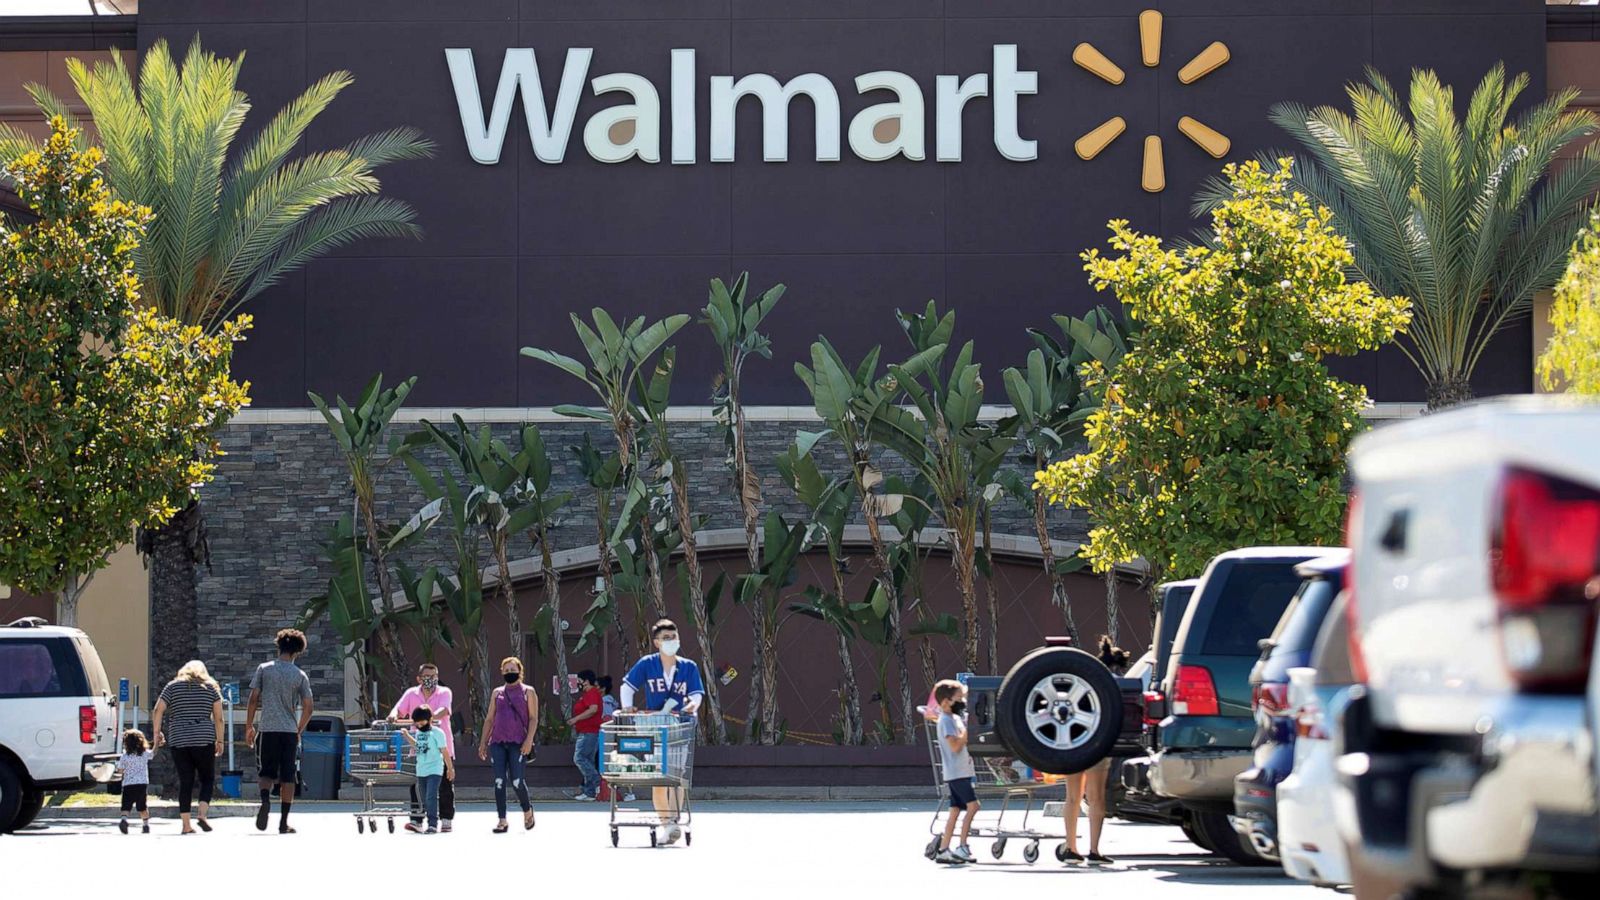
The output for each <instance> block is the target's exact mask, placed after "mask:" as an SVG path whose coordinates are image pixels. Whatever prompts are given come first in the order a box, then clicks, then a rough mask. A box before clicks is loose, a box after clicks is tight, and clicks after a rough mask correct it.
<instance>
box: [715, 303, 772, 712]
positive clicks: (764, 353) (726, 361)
mask: <svg viewBox="0 0 1600 900" xmlns="http://www.w3.org/2000/svg"><path fill="white" fill-rule="evenodd" d="M749 288H750V273H749V272H741V273H739V277H738V278H735V279H734V281H733V285H732V287H729V286H728V285H726V284H724V283H723V282H722V279H720V278H713V279H712V280H711V293H710V297H709V298H708V299H707V301H706V305H705V308H704V309H702V310H700V316H701V318H700V322H701V324H703V325H705V326H706V328H708V329H709V330H710V331H711V337H712V340H714V341H715V342H716V344H717V349H718V350H719V351H720V352H721V354H722V371H721V372H720V373H718V375H717V381H716V383H715V384H714V385H713V387H712V394H711V403H712V408H713V409H714V410H715V412H716V419H717V422H718V423H719V424H720V425H721V426H722V434H723V441H724V443H725V444H726V446H727V450H728V469H729V471H730V472H731V473H732V475H733V487H734V490H735V491H736V492H737V493H738V495H739V512H740V515H741V517H742V518H743V520H744V557H745V565H746V566H747V567H748V569H749V571H751V572H754V571H756V570H757V569H759V568H760V567H761V475H760V473H758V472H757V471H756V469H755V467H754V466H753V465H752V464H751V462H750V450H749V423H748V422H746V421H745V415H744V367H745V364H746V363H747V362H749V361H750V358H751V357H754V356H760V357H765V358H767V359H771V358H772V341H771V340H770V339H769V338H768V337H767V336H766V335H765V334H763V333H762V332H761V323H762V322H763V321H765V320H766V318H767V316H768V315H770V314H771V313H772V310H773V308H774V307H776V306H777V305H778V301H779V300H781V299H782V298H783V292H784V290H785V289H784V286H783V285H781V284H780V285H777V286H775V287H772V288H770V289H768V290H767V291H766V293H764V294H762V295H761V296H760V297H759V298H756V299H755V300H753V301H750V300H747V299H746V297H747V295H748V293H749ZM747 608H748V610H749V613H750V634H751V645H752V646H753V647H754V648H755V649H754V657H753V658H752V660H751V666H750V668H751V669H752V672H751V676H750V707H749V713H748V715H747V719H748V720H749V721H751V722H757V721H761V720H762V711H761V707H762V703H763V702H764V701H763V697H764V696H765V695H764V694H763V693H762V691H763V688H762V685H764V684H766V683H767V682H768V681H769V680H770V679H771V676H769V675H768V671H769V670H775V669H776V668H777V664H778V661H777V660H775V659H769V658H768V657H767V656H766V655H765V654H764V652H763V649H762V648H763V646H764V645H763V641H762V635H763V634H765V632H766V623H765V622H764V621H763V620H762V618H761V617H762V616H764V615H765V614H766V611H765V607H763V606H762V605H761V604H753V605H751V606H749V607H747Z"/></svg>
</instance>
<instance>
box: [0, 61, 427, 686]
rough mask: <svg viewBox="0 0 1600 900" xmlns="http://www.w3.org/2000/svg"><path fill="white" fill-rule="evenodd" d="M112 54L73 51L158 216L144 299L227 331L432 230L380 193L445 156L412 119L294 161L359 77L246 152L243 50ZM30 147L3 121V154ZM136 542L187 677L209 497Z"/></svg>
mask: <svg viewBox="0 0 1600 900" xmlns="http://www.w3.org/2000/svg"><path fill="white" fill-rule="evenodd" d="M111 53H112V56H111V61H110V62H109V63H107V62H101V63H97V64H96V65H95V66H94V67H93V68H92V69H91V68H90V67H88V66H86V65H84V64H83V63H82V62H81V61H79V60H76V59H69V60H67V70H68V73H69V74H70V75H71V77H72V84H73V87H74V88H75V89H76V90H77V92H78V96H79V98H81V99H82V101H83V103H84V105H85V106H87V107H88V109H89V112H90V114H91V115H92V116H93V118H94V126H95V130H96V131H97V132H98V139H99V143H100V146H101V147H102V148H103V149H104V151H105V155H106V178H107V180H108V182H109V183H110V185H111V188H112V189H113V190H114V191H116V193H117V194H119V195H120V196H121V197H123V198H124V199H126V200H130V201H133V202H136V203H141V204H144V205H146V206H149V207H150V208H151V210H153V211H154V213H155V219H154V220H153V221H152V222H151V224H150V228H149V229H148V231H147V232H146V236H145V240H144V242H143V243H141V244H140V246H139V248H138V249H137V250H136V251H135V254H134V257H135V264H136V266H137V268H138V273H139V281H140V288H141V295H142V299H143V301H144V302H145V303H147V304H149V305H150V306H152V307H154V308H155V309H156V310H157V311H159V312H161V313H163V314H165V315H167V316H170V317H172V318H175V319H178V320H179V321H181V322H183V323H184V324H187V325H198V326H201V327H202V328H204V329H205V330H206V331H208V332H214V331H216V330H217V329H219V328H221V327H222V325H223V323H225V322H227V321H228V320H229V319H230V318H231V317H232V316H233V314H234V313H235V312H236V311H238V309H239V308H240V307H241V306H242V305H244V304H245V303H247V302H249V301H250V300H251V299H252V298H254V297H255V296H257V295H258V294H260V293H261V292H262V291H264V290H266V289H267V288H269V287H271V286H272V285H274V284H276V283H277V282H278V281H279V280H280V279H282V278H283V276H284V275H286V274H288V273H289V272H292V271H294V270H295V269H298V268H300V267H301V266H303V265H304V264H305V263H306V262H308V261H309V260H311V259H313V258H315V257H317V256H321V255H323V254H325V253H327V252H329V251H330V250H333V249H335V248H337V247H341V246H343V245H345V244H349V243H351V242H352V241H356V240H360V239H362V238H369V237H410V238H416V237H419V236H420V235H421V229H419V228H418V227H417V225H416V224H415V222H414V219H415V216H414V214H413V212H412V210H411V207H409V206H407V205H406V204H405V203H402V202H400V201H399V200H395V199H392V198H388V197H383V196H380V195H379V187H380V186H379V183H378V179H377V177H376V176H375V175H374V174H373V170H374V169H376V168H378V167H379V166H382V165H385V164H386V163H391V162H395V161H398V160H405V159H419V158H422V157H426V156H428V155H429V154H430V153H431V152H432V146H433V145H432V143H431V142H429V141H427V140H425V139H423V138H422V137H421V134H420V132H418V131H416V130H415V129H412V128H396V129H393V130H390V131H384V132H380V133H378V134H373V135H368V136H366V137H363V138H360V139H358V140H356V141H354V142H352V143H350V144H348V145H346V146H344V147H341V148H339V149H336V150H327V151H323V152H319V153H311V154H308V155H305V156H302V157H300V158H298V159H294V160H290V159H289V154H290V153H291V152H292V151H293V150H294V148H295V146H296V145H297V144H299V143H300V141H301V140H302V138H304V137H305V133H306V129H307V128H308V127H309V126H310V125H311V123H312V121H313V120H315V119H316V117H317V116H318V115H320V114H321V113H322V112H323V111H324V110H326V109H327V108H328V107H329V105H331V104H332V103H333V101H334V99H335V98H337V97H338V96H339V93H340V92H341V91H343V90H344V89H345V88H346V87H349V86H350V84H351V83H352V80H353V79H352V78H351V76H350V73H348V72H332V73H330V74H328V75H326V76H324V77H322V78H321V79H318V80H317V81H316V82H315V83H313V84H312V85H311V86H310V87H309V88H307V89H306V91H305V93H303V94H301V95H300V96H299V97H297V98H295V99H294V100H292V101H291V102H290V103H289V104H288V105H287V106H285V107H284V108H283V109H282V110H281V111H279V112H278V114H277V115H276V116H274V117H273V118H272V119H271V120H270V121H268V122H267V123H266V125H265V126H264V127H263V128H262V129H261V130H260V131H259V132H258V133H257V134H256V136H255V137H254V138H253V139H252V140H251V141H250V142H249V144H248V145H247V146H245V147H243V148H241V149H236V148H234V146H233V142H234V138H235V137H237V136H238V134H239V129H240V127H241V126H242V125H243V124H244V120H245V116H246V115H247V114H248V113H249V111H250V101H249V98H247V97H246V96H245V95H244V94H243V93H242V92H240V91H239V90H238V88H237V82H238V77H239V69H240V65H241V64H242V62H243V60H244V57H243V55H241V56H239V57H236V58H234V59H222V58H219V57H217V56H215V55H214V54H211V53H207V52H205V51H203V50H202V49H201V48H200V42H199V40H195V41H194V42H193V43H191V44H190V45H189V49H188V52H187V54H186V55H185V57H184V60H183V64H182V65H181V66H179V65H178V64H177V63H176V62H175V61H174V59H173V57H172V54H171V53H170V52H169V50H168V48H167V44H166V42H165V41H157V42H156V43H155V44H154V45H153V46H152V47H150V49H149V50H147V51H145V53H144V55H143V56H142V57H141V58H140V60H139V82H138V86H137V88H135V85H134V78H133V74H132V73H131V72H130V71H129V69H128V66H127V65H126V64H125V63H124V61H123V58H122V55H121V54H120V53H118V52H117V51H115V50H113V51H112V52H111ZM28 92H29V94H30V95H31V96H32V97H33V99H34V102H35V103H36V104H37V105H38V107H39V108H40V110H41V111H43V112H44V113H45V115H46V117H49V116H55V115H60V116H63V117H65V118H66V119H67V120H68V121H69V122H71V121H73V117H72V115H71V113H70V112H69V111H68V110H67V106H66V104H65V103H64V102H62V101H61V100H60V99H59V98H57V97H55V96H54V95H52V94H51V93H50V92H49V91H48V90H46V89H45V88H44V87H42V86H40V85H37V84H32V85H29V86H28ZM73 125H74V127H78V126H77V124H76V123H75V122H74V123H73ZM81 133H82V129H81V128H80V135H81ZM80 141H85V142H86V139H84V138H82V137H80ZM33 145H34V141H33V139H32V138H30V137H28V136H27V135H24V134H22V133H21V132H19V131H17V130H15V129H13V128H11V127H10V126H7V125H3V124H0V157H4V158H11V157H14V156H15V155H17V154H18V153H20V152H23V151H25V150H28V149H31V148H32V147H33ZM230 157H231V162H230ZM137 543H138V546H139V549H140V551H141V552H143V553H144V554H145V555H146V556H147V558H148V559H149V565H150V617H151V619H152V621H158V622H161V623H162V627H161V629H160V636H159V637H158V638H156V639H155V640H154V641H153V643H152V648H151V649H152V652H151V657H152V658H151V660H150V665H151V668H152V671H157V672H170V671H176V670H177V668H178V667H180V666H182V665H183V663H184V662H185V661H186V660H189V659H193V658H194V657H196V656H198V655H199V652H198V650H199V647H198V634H199V631H198V623H197V613H196V607H197V605H198V601H197V596H196V577H195V567H196V566H197V565H199V564H200V563H201V562H206V561H207V560H208V556H209V553H208V551H207V547H206V539H205V529H204V521H203V518H202V516H201V510H200V505H199V499H198V497H191V499H190V502H189V504H188V506H186V507H185V508H184V509H182V510H180V511H179V512H178V513H177V514H176V515H175V516H173V517H172V519H171V520H169V521H168V522H167V523H165V524H164V525H161V526H159V527H156V528H150V529H143V530H141V531H140V533H139V535H138V539H137Z"/></svg>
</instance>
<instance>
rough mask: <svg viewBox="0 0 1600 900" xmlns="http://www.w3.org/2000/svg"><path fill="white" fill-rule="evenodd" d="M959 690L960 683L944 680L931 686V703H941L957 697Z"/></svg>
mask: <svg viewBox="0 0 1600 900" xmlns="http://www.w3.org/2000/svg"><path fill="white" fill-rule="evenodd" d="M961 690H962V687H961V682H959V681H954V680H952V679H949V678H946V679H945V680H943V681H941V682H939V683H938V684H936V685H934V686H933V702H935V703H943V702H945V701H946V700H949V699H951V698H952V697H959V696H961Z"/></svg>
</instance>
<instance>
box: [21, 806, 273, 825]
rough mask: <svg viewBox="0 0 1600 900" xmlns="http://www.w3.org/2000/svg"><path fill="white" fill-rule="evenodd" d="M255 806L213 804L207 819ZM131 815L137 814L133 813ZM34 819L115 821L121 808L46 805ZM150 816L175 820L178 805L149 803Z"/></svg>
mask: <svg viewBox="0 0 1600 900" xmlns="http://www.w3.org/2000/svg"><path fill="white" fill-rule="evenodd" d="M255 812H256V807H254V806H252V805H249V804H242V803H228V804H221V803H218V804H214V805H213V806H212V807H211V808H210V809H208V810H206V818H208V819H238V818H246V817H249V816H253V815H255ZM133 815H138V813H134V814H133ZM33 818H34V821H41V822H42V821H45V820H61V819H78V820H82V819H94V820H100V819H105V820H109V821H116V820H117V819H120V818H122V810H121V809H120V808H118V807H115V806H47V807H45V808H44V809H41V810H39V814H38V815H36V816H34V817H33ZM150 818H151V819H152V820H157V819H163V820H164V819H171V820H173V821H177V818H178V805H177V804H176V803H172V804H167V803H163V804H161V805H159V806H158V805H156V804H154V803H152V804H150Z"/></svg>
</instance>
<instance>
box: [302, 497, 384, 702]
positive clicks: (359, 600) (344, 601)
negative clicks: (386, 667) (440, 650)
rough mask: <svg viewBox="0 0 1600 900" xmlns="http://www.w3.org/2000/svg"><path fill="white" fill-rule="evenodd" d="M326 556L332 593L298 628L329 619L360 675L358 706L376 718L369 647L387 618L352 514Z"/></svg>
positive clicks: (330, 540)
mask: <svg viewBox="0 0 1600 900" xmlns="http://www.w3.org/2000/svg"><path fill="white" fill-rule="evenodd" d="M322 553H323V557H324V558H325V559H327V560H328V561H329V562H331V563H332V564H333V575H332V576H331V577H330V578H329V579H328V591H327V593H325V594H323V595H321V596H319V597H313V598H312V599H311V600H310V601H308V602H307V603H306V605H305V608H304V609H302V610H301V611H300V616H299V618H298V619H297V620H296V622H295V627H297V628H301V629H305V628H309V627H310V626H311V625H312V623H314V622H316V621H317V620H318V619H321V618H323V617H327V619H328V624H329V625H331V626H333V631H334V633H335V634H337V635H338V636H339V643H340V645H341V646H342V647H343V648H344V649H343V653H344V656H345V658H348V659H350V660H352V661H354V662H355V665H356V671H357V672H359V673H360V676H359V678H358V681H359V682H360V684H359V685H358V686H357V688H356V705H357V706H358V707H359V708H360V709H361V710H362V712H364V713H367V714H369V715H371V716H372V717H374V718H376V717H377V715H378V711H377V709H376V707H375V705H374V702H373V698H372V697H371V695H370V694H368V693H367V688H368V685H370V684H371V683H372V680H373V678H374V676H375V675H376V674H377V673H376V671H375V667H374V666H373V665H372V661H371V659H370V658H369V657H368V655H367V645H368V642H369V641H371V640H372V636H373V635H374V634H376V633H377V632H378V630H379V628H380V623H381V622H382V621H383V620H384V618H385V616H384V615H383V614H382V613H380V612H379V611H378V610H377V609H376V608H374V607H373V605H372V598H371V597H370V596H368V594H367V580H366V577H365V576H364V574H363V572H362V569H363V562H362V552H361V543H360V541H359V539H358V538H357V536H356V533H355V521H354V519H352V518H351V516H350V515H349V514H348V513H346V514H345V515H342V516H340V517H339V521H338V522H336V523H334V525H333V527H332V528H330V529H329V530H328V534H327V537H326V538H325V539H324V541H323V544H322Z"/></svg>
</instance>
